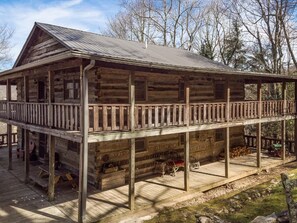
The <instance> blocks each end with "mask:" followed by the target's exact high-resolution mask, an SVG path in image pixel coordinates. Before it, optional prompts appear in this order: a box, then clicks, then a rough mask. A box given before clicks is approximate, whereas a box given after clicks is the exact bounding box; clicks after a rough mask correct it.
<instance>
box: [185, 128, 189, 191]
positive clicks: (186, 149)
mask: <svg viewBox="0 0 297 223" xmlns="http://www.w3.org/2000/svg"><path fill="white" fill-rule="evenodd" d="M184 137H185V145H184V165H185V166H184V186H185V191H189V189H190V168H189V167H190V133H189V132H186V133H184Z"/></svg>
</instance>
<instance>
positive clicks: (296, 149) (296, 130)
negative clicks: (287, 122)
mask: <svg viewBox="0 0 297 223" xmlns="http://www.w3.org/2000/svg"><path fill="white" fill-rule="evenodd" d="M294 109H295V111H294V113H295V115H296V114H297V81H295V108H294ZM294 127H295V128H294V153H295V156H296V159H297V116H296V117H295V120H294Z"/></svg>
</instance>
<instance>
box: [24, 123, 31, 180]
mask: <svg viewBox="0 0 297 223" xmlns="http://www.w3.org/2000/svg"><path fill="white" fill-rule="evenodd" d="M24 133H25V134H24V136H25V183H29V170H30V160H29V156H30V151H29V130H28V129H24Z"/></svg>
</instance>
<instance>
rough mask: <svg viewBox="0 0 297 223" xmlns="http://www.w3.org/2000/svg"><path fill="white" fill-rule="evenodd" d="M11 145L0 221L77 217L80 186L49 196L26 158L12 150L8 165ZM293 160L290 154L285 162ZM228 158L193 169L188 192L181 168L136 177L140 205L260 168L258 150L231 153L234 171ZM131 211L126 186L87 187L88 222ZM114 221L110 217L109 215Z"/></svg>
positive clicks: (268, 161)
mask: <svg viewBox="0 0 297 223" xmlns="http://www.w3.org/2000/svg"><path fill="white" fill-rule="evenodd" d="M7 155H8V154H7V149H6V148H4V149H0V174H1V176H2V180H1V181H0V222H67V221H76V219H77V197H78V194H77V191H76V190H74V189H71V186H70V185H68V184H62V185H59V186H58V187H57V189H56V200H55V201H54V202H51V203H50V202H48V201H47V198H46V193H45V192H44V191H43V190H42V189H40V188H38V187H36V186H33V185H31V184H28V185H26V184H24V183H22V180H23V178H24V163H23V161H22V160H20V159H17V158H16V155H15V152H14V154H13V170H11V171H8V170H7V166H8V159H7ZM293 160H295V158H294V157H291V158H288V159H287V160H286V162H290V161H293ZM282 163H283V162H282V160H280V159H279V158H273V157H265V156H264V157H263V158H262V165H263V168H271V167H273V166H277V165H280V164H282ZM224 170H225V168H224V162H223V161H221V162H214V163H210V164H207V165H203V166H201V168H200V169H198V170H197V171H195V172H190V187H191V190H190V192H185V191H184V190H183V188H184V185H183V171H179V172H178V173H177V175H176V176H175V177H173V176H170V175H165V176H164V177H154V178H150V179H147V180H142V181H139V182H137V183H136V208H137V209H138V210H143V209H145V208H155V209H158V208H160V207H162V204H166V202H172V200H173V199H174V198H177V197H179V199H182V198H183V197H187V196H189V195H191V194H193V193H194V192H195V193H196V192H200V191H205V190H209V189H211V188H214V187H217V186H220V185H223V184H226V183H228V182H231V181H234V180H237V179H240V178H243V177H245V176H249V175H252V174H255V173H257V172H258V169H257V168H256V157H255V154H250V155H248V156H244V157H237V158H235V159H231V162H230V177H229V178H228V179H226V178H225V177H224ZM30 171H31V172H30V174H37V169H36V166H31V170H30ZM123 213H124V214H125V215H127V214H129V213H130V211H129V209H128V186H127V185H125V186H122V187H118V188H115V189H112V190H107V191H103V192H101V191H100V190H97V189H95V188H94V187H92V186H89V188H88V199H87V220H88V221H90V222H93V221H97V220H99V219H102V218H110V217H112V216H119V215H121V214H123ZM109 222H111V221H109Z"/></svg>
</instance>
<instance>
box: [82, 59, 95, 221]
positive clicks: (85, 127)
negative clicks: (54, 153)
mask: <svg viewBox="0 0 297 223" xmlns="http://www.w3.org/2000/svg"><path fill="white" fill-rule="evenodd" d="M94 66H95V60H91V61H90V64H89V65H87V66H86V67H85V68H83V65H81V66H80V89H81V91H80V93H81V95H80V96H81V97H80V98H81V99H80V106H81V109H80V111H81V113H80V132H81V135H82V143H81V144H80V157H79V195H78V222H79V223H81V222H84V221H85V217H86V204H87V183H88V137H89V136H88V132H89V90H88V75H87V72H88V71H89V70H90V69H92V68H93V67H94Z"/></svg>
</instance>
